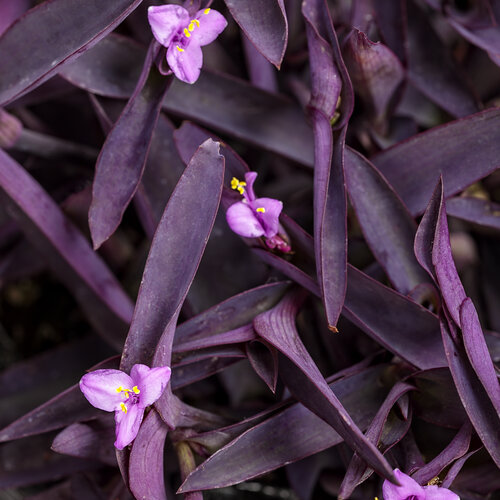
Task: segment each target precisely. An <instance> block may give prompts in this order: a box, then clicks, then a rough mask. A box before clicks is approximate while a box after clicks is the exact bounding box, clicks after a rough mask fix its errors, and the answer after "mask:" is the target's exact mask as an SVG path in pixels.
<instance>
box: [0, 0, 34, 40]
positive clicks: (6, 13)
mask: <svg viewBox="0 0 500 500" xmlns="http://www.w3.org/2000/svg"><path fill="white" fill-rule="evenodd" d="M29 4H30V2H29V0H4V1H3V2H2V5H0V35H1V34H2V33H3V32H4V31H5V30H6V29H7V28H8V27H9V26H10V25H11V24H12V23H13V22H14V21H15V20H16V19H17V18H18V17H19V16H20V15H21V14H22V13H23V12H25V11H27V10H28V9H29Z"/></svg>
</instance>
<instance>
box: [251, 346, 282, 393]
mask: <svg viewBox="0 0 500 500" xmlns="http://www.w3.org/2000/svg"><path fill="white" fill-rule="evenodd" d="M246 354H247V357H248V361H249V362H250V364H251V365H252V368H253V369H254V370H255V373H257V375H258V376H259V377H260V378H261V379H262V380H263V381H264V382H265V384H266V385H267V386H268V387H269V389H270V390H271V392H273V393H275V392H276V384H277V382H278V353H277V351H276V349H275V348H274V347H273V346H270V345H269V344H268V343H267V342H262V340H256V341H255V340H254V341H252V342H248V343H247V344H246Z"/></svg>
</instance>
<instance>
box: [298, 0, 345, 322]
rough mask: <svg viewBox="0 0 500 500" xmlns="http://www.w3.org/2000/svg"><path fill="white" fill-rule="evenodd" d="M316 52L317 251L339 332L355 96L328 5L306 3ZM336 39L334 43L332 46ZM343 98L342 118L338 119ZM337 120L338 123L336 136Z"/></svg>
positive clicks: (313, 97) (304, 7) (313, 107)
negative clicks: (347, 156) (347, 149)
mask: <svg viewBox="0 0 500 500" xmlns="http://www.w3.org/2000/svg"><path fill="white" fill-rule="evenodd" d="M302 15H303V16H304V19H305V21H306V30H307V41H308V48H309V53H310V71H311V100H310V102H309V109H310V114H311V118H312V122H313V130H314V243H315V244H314V247H315V252H316V270H317V274H318V282H319V285H320V289H321V293H322V297H323V303H324V305H325V310H326V317H327V321H328V326H329V328H331V329H332V330H336V324H337V321H338V318H339V315H340V311H341V310H342V304H343V302H344V296H345V288H346V265H347V222H346V217H347V199H346V193H345V183H344V172H343V163H344V141H345V131H346V123H347V121H348V120H349V117H350V115H351V113H352V107H353V93H352V87H351V82H350V80H349V75H348V74H347V70H346V68H345V65H344V62H343V60H342V56H341V54H340V48H339V45H338V41H337V38H336V35H335V31H334V29H333V25H332V20H331V18H330V14H329V11H328V9H327V8H326V3H323V2H322V1H321V0H306V1H304V2H303V4H302ZM329 35H331V39H330V40H329V41H327V40H326V39H328V38H329ZM339 98H340V108H339V111H340V116H338V115H337V114H336V112H337V105H338V103H339ZM331 121H338V124H335V133H333V132H332V126H331Z"/></svg>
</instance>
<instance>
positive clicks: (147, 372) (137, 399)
mask: <svg viewBox="0 0 500 500" xmlns="http://www.w3.org/2000/svg"><path fill="white" fill-rule="evenodd" d="M170 371H171V370H170V368H169V367H168V366H161V367H158V368H149V367H148V366H146V365H134V366H133V367H132V370H131V372H130V376H129V375H127V374H126V373H125V372H122V371H121V370H96V371H93V372H90V373H87V374H86V375H84V376H83V377H82V379H81V380H80V389H81V391H82V392H83V395H84V396H85V397H86V398H87V399H88V401H89V403H90V404H91V405H92V406H95V407H96V408H99V409H100V410H104V411H114V412H115V422H116V441H115V446H116V447H117V448H118V449H119V450H123V448H125V446H127V445H129V444H130V443H131V442H132V441H133V440H134V439H135V437H136V436H137V433H138V432H139V427H140V425H141V422H142V418H143V416H144V409H145V408H146V407H147V406H149V405H152V404H153V403H154V402H155V401H156V400H157V399H159V397H160V396H161V395H162V393H163V391H164V389H165V387H166V386H167V384H168V381H169V380H170Z"/></svg>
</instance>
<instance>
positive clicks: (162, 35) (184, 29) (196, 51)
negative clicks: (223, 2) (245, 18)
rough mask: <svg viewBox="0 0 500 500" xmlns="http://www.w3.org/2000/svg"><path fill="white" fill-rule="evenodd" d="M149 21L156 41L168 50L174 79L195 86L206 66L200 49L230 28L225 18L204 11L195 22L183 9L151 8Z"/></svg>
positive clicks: (199, 13) (164, 6)
mask: <svg viewBox="0 0 500 500" xmlns="http://www.w3.org/2000/svg"><path fill="white" fill-rule="evenodd" d="M148 20H149V24H150V25H151V30H152V31H153V35H154V37H155V38H156V40H157V41H158V42H159V43H160V44H161V45H163V46H164V47H167V61H168V64H169V66H170V68H171V70H172V71H173V72H174V74H175V76H176V77H177V78H178V79H179V80H182V81H183V82H186V83H194V82H195V81H196V80H198V77H199V76H200V70H201V66H202V63H203V54H202V51H201V47H202V46H203V45H207V44H209V43H211V42H213V41H214V40H215V39H216V38H217V37H218V36H219V34H220V33H221V32H222V31H223V30H224V28H225V27H226V26H227V21H226V19H225V18H224V16H223V15H222V14H221V13H220V12H217V11H216V10H213V9H203V10H200V11H198V12H197V13H196V15H195V16H194V18H191V17H190V16H189V12H188V11H187V10H186V9H185V8H184V7H181V6H180V5H158V6H153V7H149V9H148Z"/></svg>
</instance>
